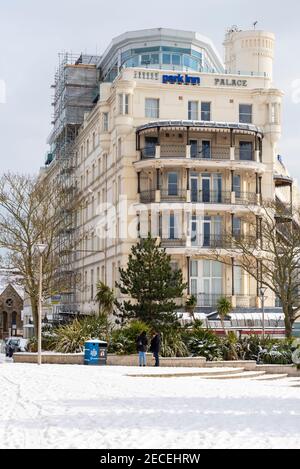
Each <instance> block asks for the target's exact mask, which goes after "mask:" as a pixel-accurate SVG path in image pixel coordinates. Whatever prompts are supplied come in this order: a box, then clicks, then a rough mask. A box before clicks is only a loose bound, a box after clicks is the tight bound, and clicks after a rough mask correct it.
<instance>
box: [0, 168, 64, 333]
mask: <svg viewBox="0 0 300 469" xmlns="http://www.w3.org/2000/svg"><path fill="white" fill-rule="evenodd" d="M53 186H54V185H51V184H49V185H48V184H47V185H46V184H39V183H37V178H36V177H33V176H26V175H18V174H12V173H7V174H4V175H2V176H1V177H0V248H2V249H3V252H4V254H3V256H2V267H3V268H6V269H12V270H13V271H14V272H15V273H16V274H17V276H16V279H17V280H16V281H17V282H18V283H20V284H22V285H23V287H24V289H25V293H26V294H27V295H28V297H29V298H30V302H31V307H32V315H33V321H34V326H35V332H36V333H37V325H38V259H37V255H36V252H35V246H36V245H37V244H39V243H43V244H46V246H47V249H46V251H45V253H44V263H43V264H44V271H43V297H44V298H47V297H50V296H52V295H53V294H54V293H56V290H57V284H56V281H57V266H58V254H57V250H56V243H57V236H58V231H59V229H60V224H61V207H60V198H61V195H60V194H59V192H58V190H57V189H56V188H55V187H53ZM60 281H61V280H60ZM60 288H62V285H60Z"/></svg>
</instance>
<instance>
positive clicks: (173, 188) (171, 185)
mask: <svg viewBox="0 0 300 469" xmlns="http://www.w3.org/2000/svg"><path fill="white" fill-rule="evenodd" d="M168 195H171V196H172V195H178V174H177V173H169V174H168Z"/></svg>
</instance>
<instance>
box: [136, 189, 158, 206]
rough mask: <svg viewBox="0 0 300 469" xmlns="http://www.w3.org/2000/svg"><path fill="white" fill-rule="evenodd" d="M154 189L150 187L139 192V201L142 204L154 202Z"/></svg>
mask: <svg viewBox="0 0 300 469" xmlns="http://www.w3.org/2000/svg"><path fill="white" fill-rule="evenodd" d="M155 192H156V191H155V190H154V189H150V190H147V191H142V192H141V193H140V202H141V203H142V204H151V203H154V202H155Z"/></svg>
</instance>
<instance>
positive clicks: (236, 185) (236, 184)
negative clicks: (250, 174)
mask: <svg viewBox="0 0 300 469" xmlns="http://www.w3.org/2000/svg"><path fill="white" fill-rule="evenodd" d="M233 192H235V196H236V197H241V176H239V175H238V174H235V175H234V176H233Z"/></svg>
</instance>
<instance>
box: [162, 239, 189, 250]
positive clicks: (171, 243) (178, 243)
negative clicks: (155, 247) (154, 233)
mask: <svg viewBox="0 0 300 469" xmlns="http://www.w3.org/2000/svg"><path fill="white" fill-rule="evenodd" d="M185 246H186V240H185V239H184V238H181V239H168V238H163V239H162V240H161V247H162V248H181V247H185Z"/></svg>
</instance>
